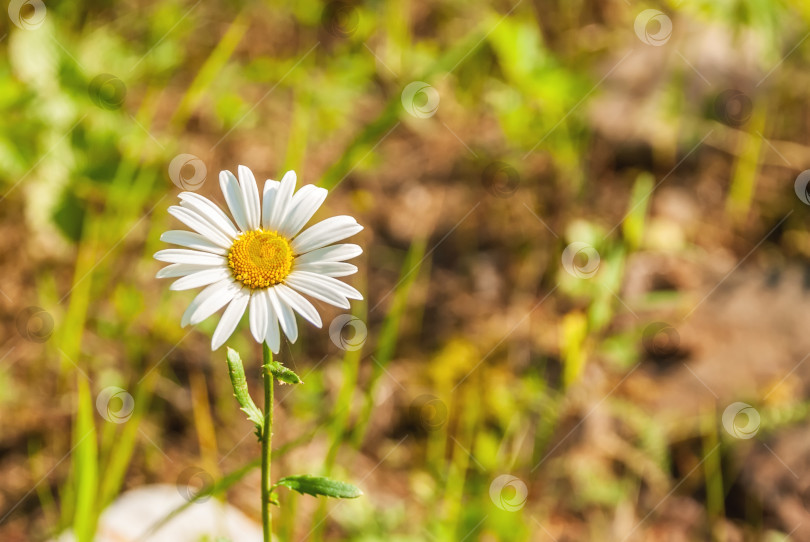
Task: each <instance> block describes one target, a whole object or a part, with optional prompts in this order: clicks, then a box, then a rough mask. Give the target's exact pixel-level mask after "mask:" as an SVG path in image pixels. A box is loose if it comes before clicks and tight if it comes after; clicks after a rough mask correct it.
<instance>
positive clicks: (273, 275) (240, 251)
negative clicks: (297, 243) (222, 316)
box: [228, 229, 293, 288]
mask: <svg viewBox="0 0 810 542" xmlns="http://www.w3.org/2000/svg"><path fill="white" fill-rule="evenodd" d="M292 263H293V250H292V247H291V246H290V242H289V241H287V239H285V238H284V237H282V236H280V235H279V234H278V233H277V232H274V231H265V230H262V229H258V230H253V231H246V232H244V233H242V235H240V236H239V237H237V238H236V240H235V241H234V242H233V245H232V246H231V249H230V250H229V251H228V266H229V267H230V268H231V272H232V273H233V276H234V278H235V279H236V280H238V281H239V282H241V283H242V284H244V285H245V286H248V287H250V288H267V287H268V286H273V285H274V284H278V283H280V282H282V281H283V280H284V279H285V278H286V277H287V275H289V274H290V271H291V270H292Z"/></svg>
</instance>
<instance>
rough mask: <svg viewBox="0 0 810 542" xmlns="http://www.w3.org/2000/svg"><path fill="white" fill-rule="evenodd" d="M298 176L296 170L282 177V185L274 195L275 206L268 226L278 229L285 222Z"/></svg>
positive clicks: (268, 220)
mask: <svg viewBox="0 0 810 542" xmlns="http://www.w3.org/2000/svg"><path fill="white" fill-rule="evenodd" d="M295 181H296V176H295V172H294V171H288V172H287V173H285V174H284V177H282V179H281V185H280V186H279V188H278V190H277V191H276V193H275V196H274V197H273V207H272V209H271V210H270V214H269V216H268V218H267V226H266V227H267V228H268V229H271V230H278V229H279V228H280V227H281V225H282V224H283V223H284V217H285V216H287V211H288V210H289V208H290V201H291V200H292V196H293V192H294V191H295Z"/></svg>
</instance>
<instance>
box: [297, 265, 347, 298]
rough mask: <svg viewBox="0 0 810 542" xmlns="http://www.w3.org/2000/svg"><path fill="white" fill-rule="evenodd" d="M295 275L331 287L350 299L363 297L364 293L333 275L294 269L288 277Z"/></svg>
mask: <svg viewBox="0 0 810 542" xmlns="http://www.w3.org/2000/svg"><path fill="white" fill-rule="evenodd" d="M293 275H295V276H296V277H297V278H302V277H303V278H305V279H308V280H310V281H314V282H316V283H319V284H321V285H323V287H324V288H329V289H331V290H333V291H334V292H336V293H338V294H340V295H342V296H343V297H346V298H349V299H363V294H361V293H360V292H358V291H357V290H355V289H354V288H353V287H351V286H349V285H348V284H346V283H345V282H341V281H339V280H337V279H333V278H332V277H325V276H323V275H318V274H317V273H310V272H309V271H293V272H292V273H290V274H289V276H288V278H289V277H291V276H293Z"/></svg>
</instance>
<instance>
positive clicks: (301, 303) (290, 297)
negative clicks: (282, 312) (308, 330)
mask: <svg viewBox="0 0 810 542" xmlns="http://www.w3.org/2000/svg"><path fill="white" fill-rule="evenodd" d="M273 288H274V289H275V291H276V293H278V297H279V298H281V301H283V302H286V303H287V304H288V305H289V306H290V307H292V308H293V309H294V310H295V312H297V313H298V314H300V315H301V316H303V317H304V318H305V319H306V320H307V321H309V323H311V324H312V325H314V326H315V327H321V326H322V325H323V322H322V321H321V315H320V314H318V311H317V309H315V307H314V306H313V305H312V303H310V302H309V300H308V299H307V298H305V297H304V296H302V295H301V294H299V293H298V292H296V291H295V290H293V289H292V288H290V287H289V286H286V285H284V284H276V285H275V286H274V287H273Z"/></svg>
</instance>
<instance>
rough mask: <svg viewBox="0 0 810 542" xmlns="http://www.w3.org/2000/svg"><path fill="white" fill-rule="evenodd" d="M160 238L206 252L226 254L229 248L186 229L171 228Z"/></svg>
mask: <svg viewBox="0 0 810 542" xmlns="http://www.w3.org/2000/svg"><path fill="white" fill-rule="evenodd" d="M160 240H161V241H164V242H166V243H171V244H173V245H180V246H182V247H188V248H192V249H194V250H203V251H205V252H213V253H214V254H221V255H222V256H225V255H226V254H228V249H227V248H223V247H221V246H218V245H216V244H214V243H212V242H211V241H209V240H208V239H206V238H205V237H203V236H202V235H200V234H199V233H196V232H193V231H185V230H170V231H167V232H164V233H163V234H162V235H161V236H160Z"/></svg>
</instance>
